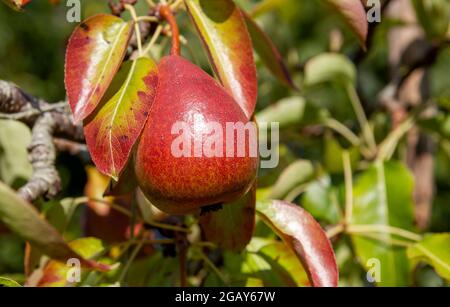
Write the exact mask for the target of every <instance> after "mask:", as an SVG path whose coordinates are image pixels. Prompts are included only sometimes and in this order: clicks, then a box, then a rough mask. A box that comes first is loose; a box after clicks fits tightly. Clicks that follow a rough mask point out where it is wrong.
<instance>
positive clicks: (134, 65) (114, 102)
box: [84, 58, 158, 180]
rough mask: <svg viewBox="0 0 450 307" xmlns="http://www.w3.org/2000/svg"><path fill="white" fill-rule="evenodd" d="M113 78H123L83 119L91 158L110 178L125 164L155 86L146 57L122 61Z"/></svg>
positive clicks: (152, 67)
mask: <svg viewBox="0 0 450 307" xmlns="http://www.w3.org/2000/svg"><path fill="white" fill-rule="evenodd" d="M125 76H126V78H124V77H125ZM116 78H117V79H119V80H121V79H124V80H125V81H124V83H123V85H122V86H121V88H120V89H119V91H118V92H117V93H116V94H115V95H114V96H113V97H112V98H111V99H109V100H108V101H103V102H102V103H101V104H100V105H99V107H98V110H97V111H96V112H94V113H93V114H92V115H91V116H89V117H88V118H87V119H86V120H85V122H84V132H85V136H86V143H87V146H88V148H89V152H90V153H91V156H92V160H93V161H94V163H95V165H96V167H97V169H98V170H99V171H100V172H102V173H103V174H105V175H108V176H111V177H112V178H113V179H114V180H117V179H118V177H119V174H120V173H121V171H122V170H123V168H124V167H125V165H126V164H127V162H128V158H129V156H130V153H131V150H132V148H133V146H134V144H135V142H136V140H137V138H138V137H139V135H140V134H141V132H142V129H143V128H144V125H145V123H146V121H147V117H148V112H149V109H150V106H151V104H152V102H153V99H154V98H155V94H156V88H157V85H158V76H157V67H156V64H155V63H154V62H153V61H152V60H150V59H149V58H139V59H137V60H134V61H129V62H126V63H124V65H123V67H122V68H121V70H120V71H119V73H118V76H117V77H116Z"/></svg>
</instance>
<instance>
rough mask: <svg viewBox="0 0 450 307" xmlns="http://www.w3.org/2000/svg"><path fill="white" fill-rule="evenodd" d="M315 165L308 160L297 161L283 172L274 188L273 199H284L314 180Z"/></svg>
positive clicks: (271, 195) (271, 196)
mask: <svg viewBox="0 0 450 307" xmlns="http://www.w3.org/2000/svg"><path fill="white" fill-rule="evenodd" d="M315 173H316V171H315V168H314V165H313V164H312V162H311V161H308V160H297V161H295V162H293V163H291V164H290V165H289V166H288V167H286V169H284V170H283V172H282V173H281V175H280V177H279V178H278V180H277V182H276V183H275V185H274V186H273V187H272V193H271V194H270V198H271V199H284V198H285V197H286V196H287V195H288V193H289V192H291V191H292V190H293V189H295V188H297V187H299V186H301V185H303V184H305V183H307V182H308V181H310V180H311V179H313V178H314V175H315Z"/></svg>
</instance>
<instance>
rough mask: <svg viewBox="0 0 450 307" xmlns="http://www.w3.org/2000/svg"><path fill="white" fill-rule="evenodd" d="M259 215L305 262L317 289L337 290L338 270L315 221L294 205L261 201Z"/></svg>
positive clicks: (312, 282) (304, 265) (310, 278)
mask: <svg viewBox="0 0 450 307" xmlns="http://www.w3.org/2000/svg"><path fill="white" fill-rule="evenodd" d="M256 210H257V213H258V214H259V216H260V217H261V218H262V220H263V221H264V222H265V223H266V224H267V225H269V226H270V227H271V228H272V229H273V230H274V231H275V232H276V233H277V234H278V235H279V236H280V237H281V238H282V239H283V241H284V242H285V243H286V245H287V246H288V247H289V248H291V249H292V250H293V251H294V253H295V254H296V256H297V258H298V259H299V260H300V261H301V262H302V264H303V267H304V268H305V270H306V271H307V273H308V276H309V280H310V282H311V284H312V285H313V286H314V287H336V286H337V285H338V268H337V265H336V259H335V257H334V252H333V248H332V247H331V243H330V241H329V240H328V238H327V235H326V234H325V232H324V231H323V229H322V228H321V227H320V225H319V224H318V223H317V222H316V221H315V220H314V218H313V217H312V216H311V215H310V214H309V213H307V212H306V211H305V210H303V209H302V208H301V207H299V206H296V205H294V204H291V203H288V202H284V201H279V200H274V201H265V202H258V203H257V206H256Z"/></svg>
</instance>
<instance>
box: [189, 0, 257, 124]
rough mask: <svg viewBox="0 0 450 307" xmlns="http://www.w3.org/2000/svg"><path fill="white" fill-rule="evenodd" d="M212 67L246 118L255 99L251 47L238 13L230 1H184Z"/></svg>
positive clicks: (252, 109) (254, 67)
mask: <svg viewBox="0 0 450 307" xmlns="http://www.w3.org/2000/svg"><path fill="white" fill-rule="evenodd" d="M185 3H186V7H187V9H188V13H189V15H190V17H191V19H192V21H193V23H194V25H195V27H196V29H197V32H198V34H199V35H200V37H201V39H202V41H203V43H204V45H205V48H206V50H207V51H208V56H209V59H210V62H211V65H212V67H213V68H214V71H215V73H216V74H217V77H218V78H219V80H220V82H221V83H222V84H223V86H224V87H225V88H226V89H227V90H228V91H229V92H230V93H231V95H232V96H233V97H234V99H235V100H236V102H237V103H238V104H239V105H240V106H241V108H242V109H243V110H244V113H245V114H246V115H247V117H248V118H250V117H251V116H252V114H253V112H254V110H255V106H256V98H257V95H258V89H257V88H258V83H257V79H256V66H255V62H254V59H253V46H252V41H251V38H250V35H249V34H248V31H247V27H246V24H245V20H244V16H243V15H242V12H241V10H240V9H239V8H238V7H237V6H236V5H235V4H234V2H233V1H231V0H215V1H208V0H185Z"/></svg>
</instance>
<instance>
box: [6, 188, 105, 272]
mask: <svg viewBox="0 0 450 307" xmlns="http://www.w3.org/2000/svg"><path fill="white" fill-rule="evenodd" d="M0 220H1V221H2V222H3V223H4V224H5V225H6V226H7V227H9V228H10V229H11V230H12V231H14V232H15V233H16V234H17V235H19V236H20V237H22V238H23V239H24V240H26V241H28V242H30V243H31V244H32V245H33V246H34V247H36V248H37V249H39V250H40V251H41V252H42V253H44V254H46V255H48V256H50V257H51V258H54V259H58V260H61V261H65V260H67V259H69V258H77V259H79V260H80V263H81V264H82V265H83V266H85V267H89V268H94V269H99V270H103V271H106V270H109V267H108V266H105V265H102V264H99V263H96V262H93V261H90V260H86V259H84V258H83V257H81V256H80V255H78V254H77V253H76V252H74V251H73V250H72V249H71V248H70V247H69V246H68V245H67V243H66V242H65V241H64V239H63V238H62V236H61V235H60V234H59V233H58V232H57V231H56V230H55V229H54V228H53V227H52V226H51V225H50V224H48V223H47V222H46V221H45V220H44V219H43V218H42V217H41V216H40V215H39V213H38V212H37V211H36V209H35V208H34V207H33V206H32V205H31V204H29V203H27V202H25V201H24V200H22V199H21V198H19V197H18V196H17V195H16V194H15V193H14V191H12V190H11V189H10V188H8V187H7V186H6V185H4V184H3V183H1V182H0Z"/></svg>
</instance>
